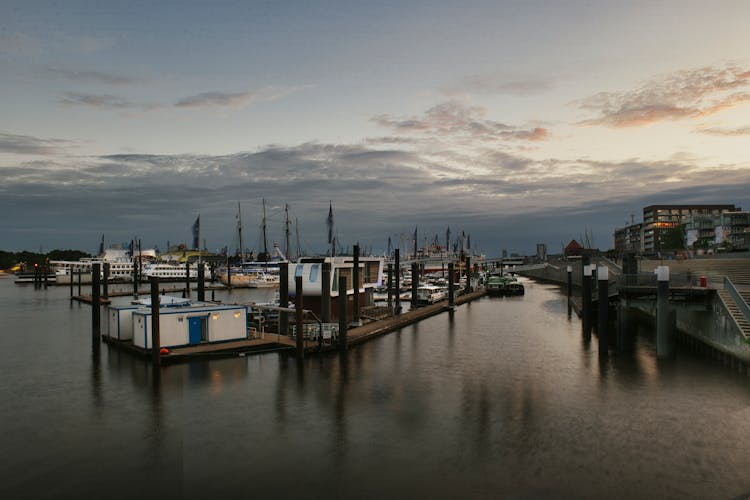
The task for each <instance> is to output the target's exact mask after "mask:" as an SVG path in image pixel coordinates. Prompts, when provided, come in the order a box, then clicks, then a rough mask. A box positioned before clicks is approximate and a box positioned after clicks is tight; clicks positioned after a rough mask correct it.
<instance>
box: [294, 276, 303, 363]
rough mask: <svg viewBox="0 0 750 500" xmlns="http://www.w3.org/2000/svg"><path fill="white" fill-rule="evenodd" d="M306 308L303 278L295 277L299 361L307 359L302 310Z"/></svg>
mask: <svg viewBox="0 0 750 500" xmlns="http://www.w3.org/2000/svg"><path fill="white" fill-rule="evenodd" d="M303 307H304V300H303V299H302V276H295V277H294V311H295V316H296V322H297V326H296V330H297V335H295V337H296V341H297V342H296V346H297V359H298V360H302V359H304V358H305V339H304V330H305V329H304V326H305V323H304V317H303V314H302V310H303Z"/></svg>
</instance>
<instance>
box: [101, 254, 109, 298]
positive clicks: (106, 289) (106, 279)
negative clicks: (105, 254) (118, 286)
mask: <svg viewBox="0 0 750 500" xmlns="http://www.w3.org/2000/svg"><path fill="white" fill-rule="evenodd" d="M102 289H103V290H104V293H102V296H103V297H104V298H105V299H108V298H109V262H105V263H104V282H103V283H102Z"/></svg>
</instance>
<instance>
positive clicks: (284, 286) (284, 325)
mask: <svg viewBox="0 0 750 500" xmlns="http://www.w3.org/2000/svg"><path fill="white" fill-rule="evenodd" d="M279 307H282V308H287V307H289V264H288V263H282V264H280V265H279ZM279 335H284V336H286V335H289V313H288V312H286V311H281V312H280V313H279Z"/></svg>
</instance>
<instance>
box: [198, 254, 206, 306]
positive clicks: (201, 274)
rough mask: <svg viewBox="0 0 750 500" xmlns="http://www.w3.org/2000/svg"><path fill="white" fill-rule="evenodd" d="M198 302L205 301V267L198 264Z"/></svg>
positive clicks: (200, 263)
mask: <svg viewBox="0 0 750 500" xmlns="http://www.w3.org/2000/svg"><path fill="white" fill-rule="evenodd" d="M198 300H199V301H201V302H203V301H205V300H206V266H204V265H203V263H202V262H198Z"/></svg>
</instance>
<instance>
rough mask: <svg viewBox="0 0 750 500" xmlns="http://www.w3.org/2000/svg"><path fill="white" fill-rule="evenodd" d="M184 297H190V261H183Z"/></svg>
mask: <svg viewBox="0 0 750 500" xmlns="http://www.w3.org/2000/svg"><path fill="white" fill-rule="evenodd" d="M185 297H190V261H189V260H186V261H185Z"/></svg>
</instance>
